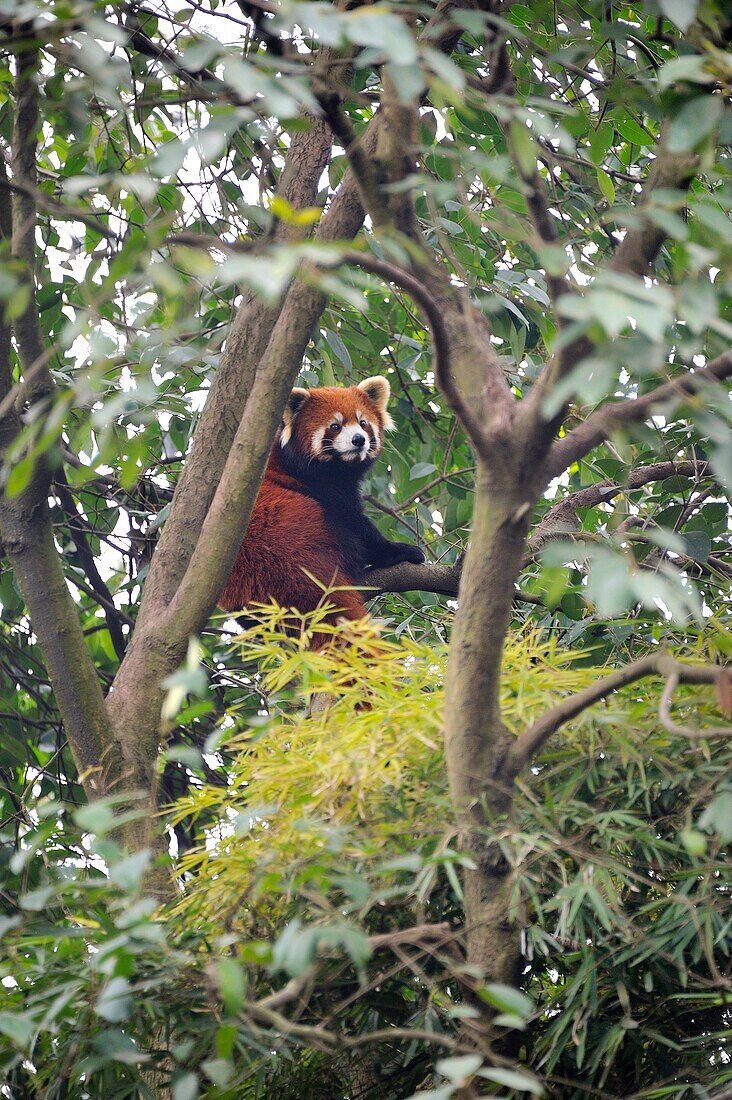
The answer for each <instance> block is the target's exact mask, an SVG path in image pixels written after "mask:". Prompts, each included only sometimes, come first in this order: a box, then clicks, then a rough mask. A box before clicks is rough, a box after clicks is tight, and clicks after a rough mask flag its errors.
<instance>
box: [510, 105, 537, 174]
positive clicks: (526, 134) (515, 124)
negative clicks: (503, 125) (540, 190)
mask: <svg viewBox="0 0 732 1100" xmlns="http://www.w3.org/2000/svg"><path fill="white" fill-rule="evenodd" d="M509 137H510V141H511V148H512V150H513V154H514V156H515V158H516V163H517V164H518V167H519V171H520V172H521V175H522V176H525V177H526V178H530V177H531V176H533V174H534V172H536V158H537V149H536V142H535V140H534V135H533V134H532V133H531V131H530V130H529V128H528V127H527V126H526V124H525V123H524V122H520V121H518V120H517V119H514V120H513V121H512V122H511V124H510V126H509Z"/></svg>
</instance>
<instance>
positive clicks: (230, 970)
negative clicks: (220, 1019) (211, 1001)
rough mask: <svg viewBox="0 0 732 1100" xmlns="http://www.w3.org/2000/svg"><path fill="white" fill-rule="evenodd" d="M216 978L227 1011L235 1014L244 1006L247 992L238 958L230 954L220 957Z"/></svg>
mask: <svg viewBox="0 0 732 1100" xmlns="http://www.w3.org/2000/svg"><path fill="white" fill-rule="evenodd" d="M216 980H217V982H218V986H219V992H220V993H221V999H222V1001H223V1002H224V1007H225V1009H226V1011H227V1012H228V1013H229V1015H231V1016H235V1015H236V1014H237V1012H240V1011H241V1009H242V1008H243V1006H244V1002H245V1000H246V992H247V987H246V982H245V980H244V972H243V970H242V968H241V966H240V964H239V963H238V962H237V960H236V959H233V958H231V957H230V956H226V957H224V958H222V959H218V960H217V962H216Z"/></svg>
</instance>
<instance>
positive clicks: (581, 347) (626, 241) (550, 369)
mask: <svg viewBox="0 0 732 1100" xmlns="http://www.w3.org/2000/svg"><path fill="white" fill-rule="evenodd" d="M666 137H667V131H666V129H665V128H664V129H663V130H662V131H661V135H660V138H659V145H658V153H657V156H656V159H655V160H654V161H653V163H652V165H651V168H650V170H649V172H648V176H647V178H646V182H645V185H644V187H643V192H642V194H641V196H640V199H639V201H638V202H637V203H636V206H635V207H634V211H633V219H634V220H633V224H632V225H631V226H630V228H628V230H627V231H626V233H625V236H624V237H623V240H622V241H621V242H620V244H619V245H618V247H617V249H616V251H615V253H614V255H613V257H612V259H611V260H610V262H609V263H608V264H607V270H609V271H613V272H616V273H617V274H622V275H636V276H638V277H639V278H640V277H641V276H642V275H645V274H647V273H648V271H649V269H650V268H651V267H652V265H653V264H654V263H655V261H656V259H657V257H658V255H659V253H660V251H661V248H662V247H663V244H664V241H665V240H666V237H667V233H666V231H665V230H664V229H663V228H662V227H661V226H660V225H659V224H658V223H657V222H655V221H654V220H653V218H651V217H650V215H649V210H650V207H651V203H652V197H653V192H654V191H656V190H657V189H659V188H674V189H676V188H678V189H681V190H684V191H686V190H687V189H688V187H689V185H690V184H691V181H692V180H693V178H694V175H695V173H696V170H697V168H698V163H699V157H698V155H697V154H695V153H672V152H670V151H669V149H668V146H667V144H666ZM532 195H533V193H532ZM532 195H530V198H531V197H532ZM530 209H531V210H532V214H533V216H534V218H535V219H537V218H538V219H539V221H538V223H537V224H538V225H539V226H541V225H545V224H546V217H544V215H543V212H542V208H541V203H540V202H539V201H538V200H537V199H536V197H535V196H533V205H531V204H530ZM562 289H564V290H565V291H566V289H568V285H567V284H563V287H560V286H558V285H557V284H556V283H555V284H554V292H555V294H559V293H560V291H561V290H562ZM593 350H594V344H593V342H592V341H591V340H590V339H589V338H588V337H587V336H584V335H583V336H579V337H578V338H576V339H574V340H570V341H569V343H567V344H565V345H563V346H562V347H561V348H560V349H559V351H557V352H556V353H555V354H554V355H553V356H552V357H551V359H550V361H549V363H548V364H547V365H546V367H545V368H544V370H543V372H542V374H541V376H540V377H539V380H538V382H537V383H536V385H535V386H534V387H533V389H532V391H531V393H530V394H529V396H528V398H527V399H526V401H525V402H523V403H522V404H523V406H524V408H523V409H522V417H523V418H524V419H525V420H526V421H527V423H528V424H529V432H530V434H531V435H534V436H535V437H536V438H537V439H539V440H548V439H550V438H552V437H553V436H554V434H555V432H556V430H557V428H558V426H559V425H560V424H561V423H562V421H563V419H564V416H565V410H564V409H562V410H561V411H560V412H559V413H558V414H557V415H556V416H555V417H553V418H552V419H551V420H550V421H547V420H546V419H545V417H544V415H543V411H542V409H543V405H544V402H545V400H546V397H547V395H548V394H549V393H551V391H552V389H553V388H554V386H555V385H556V384H557V382H559V381H560V380H561V379H562V378H566V376H567V375H568V374H569V373H570V372H571V371H572V370H573V369H574V368H575V367H576V366H577V364H578V363H580V362H582V360H583V359H586V358H587V357H588V356H589V355H591V354H592V352H593ZM567 465H569V463H567ZM565 468H566V467H562V469H565ZM550 476H555V475H550Z"/></svg>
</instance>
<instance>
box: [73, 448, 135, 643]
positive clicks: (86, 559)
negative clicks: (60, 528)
mask: <svg viewBox="0 0 732 1100" xmlns="http://www.w3.org/2000/svg"><path fill="white" fill-rule="evenodd" d="M54 480H55V484H56V493H57V495H58V499H59V502H60V504H61V508H62V509H63V512H64V515H65V516H66V519H67V521H68V527H69V533H70V535H71V538H72V540H73V543H74V546H75V547H76V552H77V553H78V555H79V558H80V559H81V562H82V565H83V566H84V572H85V573H86V576H87V578H88V581H89V584H90V586H91V589H92V592H93V593H94V596H95V597H96V598H97V599H98V600H99V603H100V606H101V607H102V608H103V609H104V616H105V618H106V620H107V629H108V630H109V636H110V638H111V639H112V645H113V646H114V651H115V653H116V654H117V657H118V658H119V659H120V661H121V660H122V658H123V657H124V655H125V649H126V647H127V639H126V638H125V635H124V632H123V630H122V622H123V618H124V620H126V621H127V622H128V624H130V623H131V622H132V620H130V619H129V618H128V617H127V616H124V617H123V616H122V613H121V612H120V611H118V610H117V608H116V607H115V605H114V600H113V599H112V593H111V592H110V591H109V588H108V587H107V585H106V584H105V583H104V581H103V579H102V576H101V573H100V572H99V570H98V569H97V563H96V561H95V558H94V552H93V550H92V548H91V546H90V545H89V539H88V538H87V531H86V528H85V526H84V522H83V520H82V518H81V516H80V515H79V512H78V511H77V508H76V503H75V501H74V497H73V495H72V493H71V491H70V489H69V485H68V482H67V481H66V475H65V474H64V471H63V469H62V468H61V469H59V470H57V471H56V477H55V479H54Z"/></svg>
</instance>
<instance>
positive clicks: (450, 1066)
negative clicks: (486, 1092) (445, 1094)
mask: <svg viewBox="0 0 732 1100" xmlns="http://www.w3.org/2000/svg"><path fill="white" fill-rule="evenodd" d="M482 1065H483V1059H482V1057H481V1055H480V1054H458V1055H455V1056H454V1057H452V1058H440V1059H438V1061H437V1062H436V1063H435V1069H436V1070H437V1072H438V1073H441V1074H442V1076H443V1077H447V1079H448V1080H449V1081H451V1082H452V1084H453V1085H456V1086H459V1087H461V1086H462V1085H463V1084H464V1083H465V1082H466V1081H467V1080H468V1079H469V1078H470V1077H473V1076H474V1075H475V1073H476V1072H477V1071H478V1070H479V1069H480V1067H481V1066H482Z"/></svg>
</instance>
